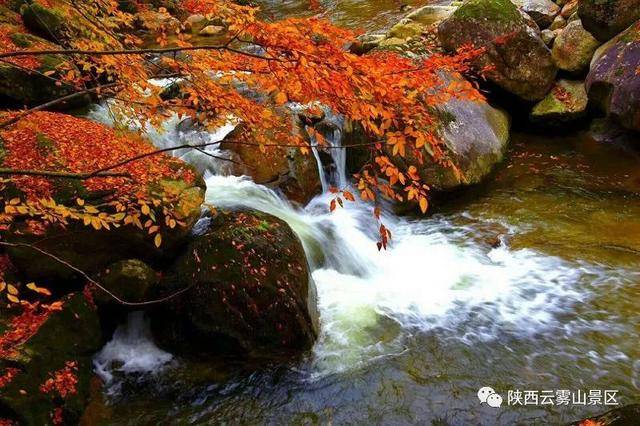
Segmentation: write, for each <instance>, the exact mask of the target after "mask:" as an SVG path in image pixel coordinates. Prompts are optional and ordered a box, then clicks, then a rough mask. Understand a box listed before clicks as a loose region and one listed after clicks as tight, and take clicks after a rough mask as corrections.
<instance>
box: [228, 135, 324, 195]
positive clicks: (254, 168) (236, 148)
mask: <svg viewBox="0 0 640 426" xmlns="http://www.w3.org/2000/svg"><path fill="white" fill-rule="evenodd" d="M220 148H221V149H225V150H228V151H231V152H233V153H234V154H236V155H237V157H238V158H239V160H240V161H239V163H234V164H233V165H232V168H231V171H232V174H234V175H238V176H240V175H246V176H251V178H252V179H253V181H254V182H256V183H258V184H261V185H266V186H269V187H272V188H274V189H277V190H280V191H282V192H283V193H284V195H286V196H287V198H288V199H290V200H293V201H296V202H298V203H301V204H306V203H308V202H309V201H310V200H311V199H312V198H313V197H315V196H316V195H318V194H320V193H321V192H322V183H321V181H320V174H319V171H318V162H317V160H316V159H315V157H314V156H313V154H311V153H306V154H305V153H303V152H302V151H301V150H300V148H296V147H286V146H284V147H280V146H267V147H264V149H263V150H261V149H260V147H258V146H256V144H255V143H252V142H251V141H247V140H246V139H243V135H242V129H238V131H234V132H232V133H231V134H229V136H227V137H226V138H225V139H224V141H223V142H222V144H221V145H220Z"/></svg>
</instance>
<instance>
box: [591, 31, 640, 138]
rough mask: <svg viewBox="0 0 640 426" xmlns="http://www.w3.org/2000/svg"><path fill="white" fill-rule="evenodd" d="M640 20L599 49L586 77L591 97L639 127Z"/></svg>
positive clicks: (634, 127) (609, 112)
mask: <svg viewBox="0 0 640 426" xmlns="http://www.w3.org/2000/svg"><path fill="white" fill-rule="evenodd" d="M639 69H640V21H638V22H636V23H635V24H634V25H632V26H631V27H629V28H628V29H627V30H626V31H625V32H623V33H622V34H620V35H618V36H617V37H615V38H613V39H611V40H610V41H609V42H608V43H606V44H604V45H603V46H602V47H600V49H598V50H597V51H596V53H595V55H594V59H593V62H592V64H591V70H590V71H589V75H588V76H587V80H586V87H587V92H588V94H589V99H590V100H592V101H593V102H594V104H595V105H597V106H598V107H599V108H601V109H602V110H603V111H605V112H606V113H607V115H608V116H609V117H611V118H613V119H615V120H616V121H618V122H619V123H620V124H622V125H623V126H624V127H626V128H628V129H632V130H637V131H640V73H639V72H638V70H639Z"/></svg>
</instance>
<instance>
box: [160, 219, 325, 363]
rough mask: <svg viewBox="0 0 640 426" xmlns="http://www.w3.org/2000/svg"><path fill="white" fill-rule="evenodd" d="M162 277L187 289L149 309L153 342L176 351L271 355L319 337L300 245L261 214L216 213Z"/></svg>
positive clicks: (169, 285) (170, 290)
mask: <svg viewBox="0 0 640 426" xmlns="http://www.w3.org/2000/svg"><path fill="white" fill-rule="evenodd" d="M210 220H211V222H210V223H209V225H208V227H207V229H206V231H205V232H204V233H203V234H202V235H199V236H197V237H195V238H194V239H193V240H192V241H191V242H190V244H189V245H188V247H187V249H186V251H185V252H184V253H183V254H182V255H181V256H180V257H179V258H178V259H177V261H176V262H175V265H174V267H173V273H169V274H168V275H167V277H166V279H165V280H164V281H163V283H162V284H161V285H162V293H161V294H160V296H166V295H169V294H174V293H176V292H178V291H180V290H182V289H184V288H188V290H187V291H186V292H185V293H183V294H181V295H180V296H179V298H178V300H172V301H169V302H168V303H166V304H165V305H164V306H161V307H159V308H158V310H157V311H156V312H155V313H153V314H152V318H151V320H152V329H153V331H154V334H155V335H156V337H157V340H158V343H159V344H160V345H161V346H164V347H165V348H167V349H168V350H170V351H173V352H179V353H186V354H190V353H194V352H196V353H197V352H198V351H199V352H201V353H210V352H218V351H233V352H235V351H239V352H241V353H244V354H247V355H250V356H255V357H271V356H274V355H284V354H290V353H296V352H300V351H302V350H305V349H308V348H309V347H311V345H312V344H313V342H314V340H315V338H316V336H317V320H318V317H317V312H316V300H315V288H314V284H313V281H311V280H310V275H309V268H308V266H307V259H306V257H305V253H304V249H303V247H302V243H301V242H300V240H299V239H298V237H297V236H296V235H295V234H294V232H293V231H292V230H291V228H290V227H289V225H287V224H286V223H285V222H284V221H282V220H280V219H278V218H276V217H273V216H271V215H268V214H265V213H260V212H258V211H235V212H228V213H219V214H217V215H216V216H215V217H214V218H212V219H210Z"/></svg>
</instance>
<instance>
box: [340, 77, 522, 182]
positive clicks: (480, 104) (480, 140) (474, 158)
mask: <svg viewBox="0 0 640 426" xmlns="http://www.w3.org/2000/svg"><path fill="white" fill-rule="evenodd" d="M454 78H455V79H460V77H453V76H444V77H443V84H445V85H446V84H448V82H449V81H452V80H453V79H454ZM439 109H440V114H439V115H438V117H439V119H440V127H441V128H442V135H441V136H442V141H443V142H444V144H445V146H446V148H447V149H446V152H447V154H448V159H449V160H451V162H452V163H453V164H454V165H455V166H456V168H457V169H458V170H459V171H460V173H456V172H455V171H454V169H453V168H451V167H447V166H444V165H442V164H439V163H436V162H434V161H432V160H430V157H429V155H428V154H426V153H425V155H423V159H424V161H423V162H421V161H420V160H419V159H418V158H416V156H415V155H414V153H413V152H412V151H410V150H409V151H407V153H406V156H405V157H404V158H403V157H400V156H397V155H395V156H394V155H392V153H391V152H390V150H389V149H387V148H385V150H386V151H387V152H386V154H387V155H388V157H389V158H390V159H391V161H393V162H394V163H395V164H396V165H397V166H398V167H400V168H401V169H405V170H406V169H407V168H408V167H410V166H415V167H416V168H417V170H418V174H419V175H420V178H421V179H422V180H423V181H424V182H426V183H427V184H428V185H429V186H430V187H431V188H433V189H435V190H438V191H447V190H452V189H456V188H460V187H462V186H465V185H471V184H477V183H479V182H481V181H482V180H483V179H484V178H485V177H486V176H487V175H488V174H489V173H490V172H491V171H492V169H493V167H494V166H495V165H496V164H497V163H499V162H500V161H502V159H503V156H504V153H505V151H506V148H507V146H508V143H509V129H510V118H509V116H508V114H506V113H505V112H504V111H501V110H499V109H496V108H493V107H492V106H491V105H489V104H488V103H487V102H486V101H483V100H477V101H475V100H467V99H462V98H452V99H450V100H449V101H448V102H446V103H445V104H444V105H442V106H441V107H439ZM352 130H353V131H355V132H360V135H361V136H360V137H354V136H353V135H351V134H349V133H347V136H346V138H345V145H347V146H349V145H362V143H363V141H365V139H364V138H365V137H364V135H362V133H361V128H359V127H358V126H354V127H353V129H352ZM347 155H348V159H347V164H348V168H349V170H350V171H352V172H356V171H357V170H359V168H360V167H361V166H362V163H363V162H365V161H367V160H368V159H369V157H370V155H369V154H368V152H367V151H366V148H363V147H360V148H357V147H353V148H351V149H349V150H348V151H347Z"/></svg>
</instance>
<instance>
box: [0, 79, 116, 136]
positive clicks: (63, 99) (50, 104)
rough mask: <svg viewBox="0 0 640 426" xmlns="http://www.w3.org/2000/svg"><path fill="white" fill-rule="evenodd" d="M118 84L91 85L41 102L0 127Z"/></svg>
mask: <svg viewBox="0 0 640 426" xmlns="http://www.w3.org/2000/svg"><path fill="white" fill-rule="evenodd" d="M118 85H120V83H109V84H104V85H101V86H96V87H91V88H89V89H85V90H81V91H79V92H74V93H71V94H69V95H66V96H63V97H61V98H57V99H53V100H51V101H49V102H45V103H43V104H40V105H38V106H35V107H33V108H30V109H27V110H24V111H22V112H21V113H19V114H17V115H16V116H14V117H13V118H11V119H9V120H7V121H4V122H2V123H0V129H3V128H5V127H8V126H10V125H12V124H15V123H17V122H18V121H20V120H22V119H23V118H24V117H26V116H27V115H29V114H32V113H34V112H37V111H42V110H44V109H47V108H51V107H53V106H56V105H58V104H60V103H62V102H66V101H69V100H72V99H75V98H78V97H80V96H83V95H87V94H89V93H94V92H100V91H101V90H105V89H111V88H113V87H115V86H118Z"/></svg>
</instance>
